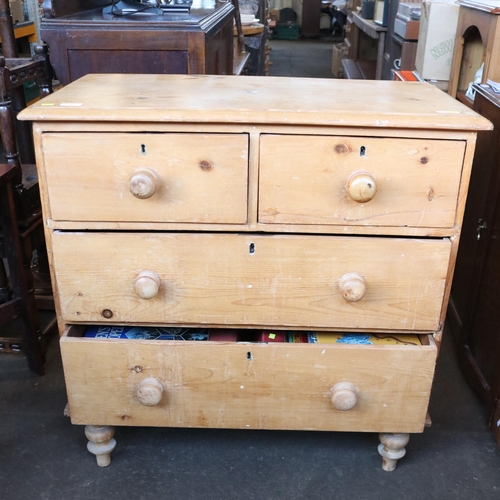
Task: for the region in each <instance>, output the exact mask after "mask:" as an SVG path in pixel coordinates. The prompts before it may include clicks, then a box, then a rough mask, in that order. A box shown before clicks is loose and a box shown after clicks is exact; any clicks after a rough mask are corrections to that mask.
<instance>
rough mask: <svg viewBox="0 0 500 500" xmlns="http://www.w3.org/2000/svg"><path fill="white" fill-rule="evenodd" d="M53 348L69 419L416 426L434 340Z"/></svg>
mask: <svg viewBox="0 0 500 500" xmlns="http://www.w3.org/2000/svg"><path fill="white" fill-rule="evenodd" d="M83 330H84V327H82V326H80V327H75V326H73V327H70V328H69V329H68V330H67V331H66V332H65V333H64V335H63V336H62V338H61V353H62V359H63V365H64V374H65V378H66V386H67V391H68V398H69V405H70V409H71V420H72V422H73V423H74V424H94V425H134V426H168V427H213V428H238V429H303V430H330V431H370V432H421V431H422V430H423V426H424V421H425V415H426V412H427V406H428V402H429V394H430V390H431V384H432V378H433V374H434V365H435V361H436V352H437V350H436V346H435V344H434V342H433V340H432V337H430V336H425V335H423V336H420V338H421V339H422V345H419V346H414V345H387V346H386V345H383V346H382V345H370V346H366V345H339V344H334V345H331V344H286V343H283V344H277V343H272V344H249V343H216V342H193V341H187V342H170V341H154V340H124V339H122V340H103V339H91V338H82V337H81V335H82V334H83Z"/></svg>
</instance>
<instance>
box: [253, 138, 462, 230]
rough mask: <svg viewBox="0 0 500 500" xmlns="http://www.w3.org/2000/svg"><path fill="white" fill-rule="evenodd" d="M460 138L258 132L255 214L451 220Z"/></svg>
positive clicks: (332, 220)
mask: <svg viewBox="0 0 500 500" xmlns="http://www.w3.org/2000/svg"><path fill="white" fill-rule="evenodd" d="M464 151H465V143H464V142H463V141H443V140H430V139H425V140H423V139H405V138H369V137H318V136H289V135H263V136H262V137H261V159H260V180H259V183H260V184H259V216H258V217H259V221H260V222H262V223H282V224H326V225H346V224H349V225H355V226H409V227H443V228H444V227H452V226H453V225H454V223H455V211H456V206H457V198H458V190H459V187H460V179H461V172H462V163H463V159H464Z"/></svg>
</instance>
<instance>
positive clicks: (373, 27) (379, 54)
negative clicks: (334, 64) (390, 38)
mask: <svg viewBox="0 0 500 500" xmlns="http://www.w3.org/2000/svg"><path fill="white" fill-rule="evenodd" d="M351 18H352V25H351V26H350V30H352V32H351V33H350V46H349V53H348V59H344V61H342V64H343V66H344V78H349V75H353V74H354V72H353V71H352V70H351V71H349V68H348V67H346V66H348V65H349V64H350V65H351V66H352V65H353V64H354V65H356V64H358V62H360V64H361V61H363V63H364V62H365V61H374V64H373V63H372V64H371V65H367V64H363V68H364V69H363V70H360V72H359V73H358V74H357V76H356V79H358V78H365V79H369V80H380V79H381V78H382V65H383V61H384V47H385V34H386V31H387V28H386V27H383V26H380V25H378V24H376V23H374V22H373V20H372V19H364V18H362V17H361V16H360V15H359V14H358V13H357V12H352V14H351ZM350 60H351V61H354V63H350V62H348V61H350ZM372 66H373V67H374V71H373V73H371V72H370V73H369V74H367V68H368V67H372ZM360 75H361V76H360Z"/></svg>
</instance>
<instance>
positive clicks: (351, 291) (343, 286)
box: [339, 273, 366, 302]
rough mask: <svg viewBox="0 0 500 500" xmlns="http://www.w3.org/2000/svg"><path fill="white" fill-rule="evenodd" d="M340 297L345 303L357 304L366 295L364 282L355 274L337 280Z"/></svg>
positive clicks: (348, 274) (363, 279) (361, 277)
mask: <svg viewBox="0 0 500 500" xmlns="http://www.w3.org/2000/svg"><path fill="white" fill-rule="evenodd" d="M339 286H340V291H341V292H342V297H344V299H345V300H347V302H358V300H361V299H362V298H363V297H364V296H365V293H366V280H365V278H363V276H360V275H359V274H356V273H347V274H344V276H342V278H340V280H339Z"/></svg>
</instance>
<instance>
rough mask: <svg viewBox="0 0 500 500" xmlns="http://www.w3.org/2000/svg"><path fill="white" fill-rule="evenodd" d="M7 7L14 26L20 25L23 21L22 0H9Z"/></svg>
mask: <svg viewBox="0 0 500 500" xmlns="http://www.w3.org/2000/svg"><path fill="white" fill-rule="evenodd" d="M9 7H10V15H11V16H12V22H13V23H14V24H16V23H22V22H23V21H24V14H23V2H22V0H14V1H10V0H9Z"/></svg>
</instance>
